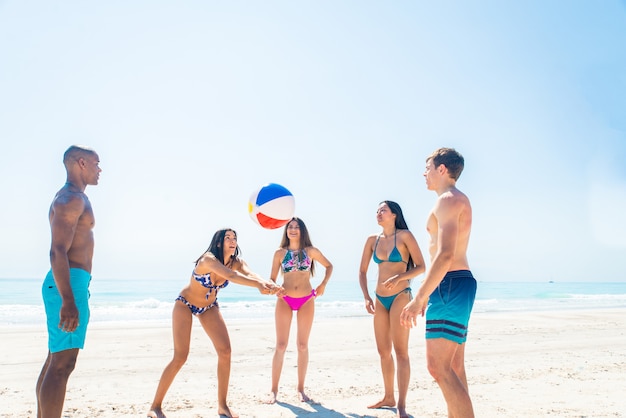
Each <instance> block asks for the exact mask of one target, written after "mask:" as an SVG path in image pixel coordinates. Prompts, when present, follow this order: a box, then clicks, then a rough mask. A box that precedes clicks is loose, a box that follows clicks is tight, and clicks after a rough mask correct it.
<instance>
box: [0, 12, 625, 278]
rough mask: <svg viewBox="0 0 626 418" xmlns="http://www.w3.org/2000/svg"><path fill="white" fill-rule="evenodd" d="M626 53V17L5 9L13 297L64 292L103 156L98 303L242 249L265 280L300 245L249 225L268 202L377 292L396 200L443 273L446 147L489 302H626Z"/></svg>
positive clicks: (5, 248) (6, 243)
mask: <svg viewBox="0 0 626 418" xmlns="http://www.w3.org/2000/svg"><path fill="white" fill-rule="evenodd" d="M624 45H626V1H611V0H604V1H601V2H594V1H578V0H572V1H551V2H546V1H543V0H529V1H523V2H501V1H496V0H492V1H487V0H484V1H483V0H473V1H460V0H459V1H454V0H450V1H441V2H432V1H393V2H378V1H356V0H346V1H336V0H320V1H298V2H294V1H271V0H270V1H264V2H258V1H244V0H241V1H228V2H226V1H214V0H197V1H176V2H175V1H155V0H150V1H147V0H144V1H142V0H138V1H132V2H128V1H115V0H113V1H107V2H84V1H78V0H66V1H57V0H52V1H48V0H46V1H41V0H39V1H37V0H20V1H17V0H4V1H3V0H0V144H1V147H0V149H1V152H0V196H2V197H1V201H0V278H39V277H41V278H43V277H44V276H45V274H46V272H47V271H48V269H49V257H48V252H49V247H50V229H49V225H48V219H47V214H48V208H49V205H50V202H51V200H52V197H53V196H54V194H55V193H56V191H57V190H58V189H59V188H60V187H61V186H62V185H63V183H64V182H65V170H64V167H63V165H62V155H63V152H64V151H65V150H66V149H67V148H68V147H69V146H70V145H72V144H84V145H87V146H90V147H92V148H94V149H95V150H96V151H97V152H98V154H99V156H100V160H101V168H102V170H103V171H102V173H101V176H100V183H99V184H98V185H97V186H89V187H88V188H87V190H86V193H87V194H88V196H89V198H90V200H91V202H92V205H93V208H94V211H95V215H96V227H95V229H94V233H95V239H96V248H95V255H94V265H93V271H92V273H93V276H94V279H95V278H98V277H101V278H107V279H123V280H146V281H149V280H177V281H181V283H183V282H184V281H186V280H187V278H188V277H189V273H190V271H191V268H192V267H193V261H194V260H195V259H196V258H197V257H198V256H199V255H200V254H201V253H202V252H203V251H204V250H205V249H206V248H207V247H208V245H209V242H210V239H211V237H212V235H213V233H214V232H215V231H216V230H217V229H219V228H222V227H231V228H234V229H235V230H236V231H237V233H238V238H239V245H240V247H241V249H242V252H243V254H242V255H243V258H244V259H245V260H246V261H247V263H248V264H249V266H250V268H251V269H252V270H254V271H255V272H257V273H259V274H260V275H262V276H263V277H267V276H268V275H269V272H270V267H271V260H272V255H273V252H274V251H275V250H276V249H277V248H278V245H279V243H280V238H281V234H282V230H266V229H263V228H261V227H260V226H258V225H257V224H255V223H253V222H252V220H251V219H250V217H249V215H248V211H247V205H248V199H249V196H250V195H251V194H252V192H254V191H255V190H256V189H257V188H258V187H260V186H261V185H263V184H265V183H268V182H273V183H278V184H281V185H283V186H285V187H286V188H288V189H289V190H290V191H291V192H292V193H293V195H294V197H295V201H296V215H297V216H299V217H301V218H302V219H303V220H304V221H305V222H306V224H307V227H308V229H309V232H310V235H311V238H312V240H313V244H314V245H315V246H316V247H318V248H319V249H320V250H321V251H322V252H323V253H324V254H325V255H326V257H327V258H329V259H330V261H331V262H332V263H333V265H334V271H333V278H332V279H331V280H352V281H355V282H356V281H357V280H358V270H359V262H360V259H361V253H362V251H363V246H364V244H365V240H366V238H367V236H368V235H370V234H375V233H379V232H380V231H381V229H380V227H379V226H378V225H377V223H376V219H375V212H376V208H377V206H378V204H379V202H381V201H382V200H394V201H396V202H398V203H399V204H400V205H401V207H402V209H403V212H404V216H405V218H406V220H407V223H408V225H409V228H410V229H411V231H412V232H413V234H414V235H415V237H416V239H417V241H418V243H419V245H420V247H421V248H422V251H423V252H424V256H425V257H426V258H427V252H426V250H427V244H428V236H427V234H426V231H425V224H426V218H427V216H428V213H429V211H430V210H431V208H432V206H433V204H434V202H435V199H436V194H435V193H434V192H432V191H428V190H426V187H425V183H424V179H423V172H424V167H425V158H426V157H427V156H428V155H429V154H430V153H431V152H432V151H433V150H435V149H436V148H439V147H442V146H446V147H454V148H456V149H457V150H459V151H460V152H461V153H462V154H463V156H464V157H465V170H464V172H463V174H462V175H461V177H460V179H459V181H458V183H457V185H458V188H459V189H461V190H462V191H463V192H465V193H466V194H467V195H468V196H469V198H470V200H471V202H472V207H473V213H474V219H473V229H472V236H471V240H470V249H469V261H470V267H471V268H472V270H473V272H474V275H475V276H476V278H477V279H478V280H479V281H491V282H506V281H511V282H524V281H529V282H530V281H544V280H554V281H581V282H593V281H598V282H606V281H626V273H625V272H624V270H623V269H621V268H618V263H619V261H621V260H623V259H624V256H625V255H626V239H624V236H626V220H625V216H624V214H625V213H626V111H624V109H626V48H625V47H624ZM428 264H429V263H427V265H428ZM374 277H375V269H374V267H373V266H372V265H370V278H374ZM320 278H321V276H320Z"/></svg>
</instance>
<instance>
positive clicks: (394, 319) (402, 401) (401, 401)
mask: <svg viewBox="0 0 626 418" xmlns="http://www.w3.org/2000/svg"><path fill="white" fill-rule="evenodd" d="M410 299H411V298H410V297H409V293H400V294H399V295H398V296H397V297H396V299H395V300H394V301H393V304H392V305H391V310H390V312H389V320H390V324H389V325H390V330H391V339H392V341H393V349H394V352H395V353H396V364H397V367H396V369H397V371H398V372H397V373H398V376H397V380H398V405H397V406H398V417H399V418H408V414H407V413H406V396H407V393H408V391H409V382H410V380H411V362H410V360H409V335H410V330H409V329H408V328H405V327H404V326H402V325H401V324H400V314H401V313H402V309H403V308H404V307H405V306H406V304H407V303H409V301H410Z"/></svg>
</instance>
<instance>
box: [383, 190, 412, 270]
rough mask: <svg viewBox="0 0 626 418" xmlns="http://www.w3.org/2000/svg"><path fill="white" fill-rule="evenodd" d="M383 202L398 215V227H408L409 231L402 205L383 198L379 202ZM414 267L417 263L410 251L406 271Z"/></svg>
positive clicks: (407, 228) (396, 225) (396, 223)
mask: <svg viewBox="0 0 626 418" xmlns="http://www.w3.org/2000/svg"><path fill="white" fill-rule="evenodd" d="M383 203H384V204H386V205H387V207H389V210H390V211H391V213H393V214H394V215H396V222H395V227H396V229H406V230H407V231H408V230H409V226H408V225H407V224H406V221H405V220H404V215H403V214H402V208H401V207H400V205H399V204H397V203H396V202H394V201H392V200H383V201H382V202H380V203H379V205H382V204H383ZM413 267H415V263H414V262H413V258H412V257H411V254H410V253H409V261H408V262H407V263H406V271H409V270H411V269H412V268H413Z"/></svg>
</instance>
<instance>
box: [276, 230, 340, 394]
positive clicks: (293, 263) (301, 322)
mask: <svg viewBox="0 0 626 418" xmlns="http://www.w3.org/2000/svg"><path fill="white" fill-rule="evenodd" d="M315 262H318V263H320V264H321V265H322V266H324V269H325V274H324V279H323V280H322V282H321V283H320V284H319V285H318V286H317V287H316V288H315V289H313V286H312V285H311V277H312V276H313V273H314V270H315ZM332 271H333V265H332V264H331V263H330V261H328V259H327V258H326V257H324V254H322V252H321V251H320V250H318V249H317V248H315V247H313V245H312V244H311V239H310V238H309V232H308V230H307V229H306V225H305V224H304V222H303V221H302V219H300V218H293V219H291V221H289V223H288V224H287V225H285V232H284V234H283V238H282V241H281V243H280V248H279V249H278V250H276V252H275V253H274V259H273V261H272V272H271V274H270V279H271V280H272V281H274V282H276V278H277V277H278V273H279V272H282V274H283V287H284V295H282V296H279V297H278V300H277V301H276V313H275V318H276V350H275V351H274V358H273V360H272V390H271V394H270V399H269V400H268V403H271V404H273V403H275V402H276V399H277V396H278V382H279V380H280V373H281V371H282V368H283V361H284V359H285V351H286V349H287V343H288V342H289V330H290V328H291V320H292V318H293V313H294V312H297V321H298V335H297V347H298V388H297V390H298V396H299V398H300V400H301V401H302V402H308V401H310V400H311V399H310V398H309V397H308V396H307V395H306V394H305V392H304V379H305V377H306V370H307V366H308V363H309V335H310V334H311V327H312V326H313V315H314V312H315V298H316V297H319V296H322V295H323V294H324V289H325V288H326V284H327V283H328V280H329V279H330V275H331V273H332Z"/></svg>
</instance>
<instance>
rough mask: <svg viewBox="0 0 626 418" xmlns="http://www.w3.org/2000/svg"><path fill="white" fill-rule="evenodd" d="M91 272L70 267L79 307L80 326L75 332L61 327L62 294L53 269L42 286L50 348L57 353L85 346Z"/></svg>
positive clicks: (71, 279) (71, 283) (71, 282)
mask: <svg viewBox="0 0 626 418" xmlns="http://www.w3.org/2000/svg"><path fill="white" fill-rule="evenodd" d="M90 281H91V274H89V273H88V272H86V271H85V270H82V269H77V268H71V269H70V285H71V286H72V291H73V292H74V300H75V302H76V308H77V309H78V327H77V328H76V330H75V331H74V332H65V331H63V330H61V329H60V328H59V321H60V315H59V313H60V312H59V311H60V310H61V295H60V294H59V290H58V289H57V286H56V283H55V282H54V276H53V275H52V270H51V271H49V272H48V274H47V275H46V278H45V279H44V281H43V285H42V287H41V294H42V296H43V304H44V307H45V308H46V317H47V322H48V349H49V350H50V352H51V353H57V352H59V351H63V350H69V349H71V348H83V347H84V346H85V336H86V335H87V324H88V323H89V303H88V302H89V282H90Z"/></svg>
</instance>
